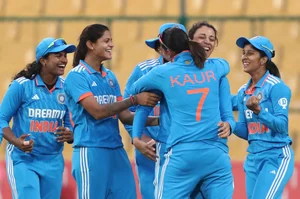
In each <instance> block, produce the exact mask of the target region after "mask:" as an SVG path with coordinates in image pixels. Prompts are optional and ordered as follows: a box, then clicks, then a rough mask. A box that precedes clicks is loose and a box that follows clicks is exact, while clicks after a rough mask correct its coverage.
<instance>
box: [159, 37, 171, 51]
mask: <svg viewBox="0 0 300 199" xmlns="http://www.w3.org/2000/svg"><path fill="white" fill-rule="evenodd" d="M163 34H164V33H162V34H159V35H158V41H159V43H160V44H161V45H162V46H163V47H164V48H165V49H166V50H170V48H168V46H167V45H166V44H164V42H163V41H162V35H163Z"/></svg>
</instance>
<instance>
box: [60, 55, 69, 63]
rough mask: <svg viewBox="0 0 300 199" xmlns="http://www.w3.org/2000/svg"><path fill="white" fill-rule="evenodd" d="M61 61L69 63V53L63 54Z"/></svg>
mask: <svg viewBox="0 0 300 199" xmlns="http://www.w3.org/2000/svg"><path fill="white" fill-rule="evenodd" d="M61 62H63V63H64V64H67V63H68V58H67V55H65V56H61Z"/></svg>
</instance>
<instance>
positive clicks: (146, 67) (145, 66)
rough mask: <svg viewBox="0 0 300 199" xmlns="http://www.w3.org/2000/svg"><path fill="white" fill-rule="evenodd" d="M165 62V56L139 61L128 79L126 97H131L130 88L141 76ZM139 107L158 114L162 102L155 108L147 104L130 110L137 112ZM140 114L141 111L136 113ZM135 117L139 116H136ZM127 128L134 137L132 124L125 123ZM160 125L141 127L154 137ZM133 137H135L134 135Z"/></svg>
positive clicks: (152, 113)
mask: <svg viewBox="0 0 300 199" xmlns="http://www.w3.org/2000/svg"><path fill="white" fill-rule="evenodd" d="M162 63H163V58H162V56H160V57H159V58H158V59H149V60H146V61H144V62H141V63H139V64H138V65H137V66H136V67H135V68H134V70H133V72H132V73H131V75H130V77H129V78H128V81H127V83H126V86H125V91H124V98H128V97H130V94H131V92H130V88H131V86H132V84H133V83H134V82H136V81H137V80H138V79H139V78H141V77H142V76H144V75H145V74H147V73H148V72H149V71H150V70H152V69H153V68H154V67H156V66H158V65H160V64H162ZM138 107H142V109H145V110H147V113H149V114H148V115H151V116H158V115H159V113H160V103H158V104H157V105H156V106H155V107H154V108H153V107H147V106H145V107H144V106H138V105H137V106H131V107H130V108H129V110H130V111H131V112H136V110H137V109H140V108H138ZM136 114H139V113H136ZM148 115H147V116H148ZM135 118H137V117H136V116H135ZM124 126H125V129H126V130H127V132H128V133H129V135H130V136H131V137H132V125H124ZM158 129H159V127H158V126H152V127H144V126H143V128H142V129H141V131H142V133H144V134H145V135H147V136H148V137H151V138H154V139H155V137H156V136H157V132H158ZM132 138H133V137H132Z"/></svg>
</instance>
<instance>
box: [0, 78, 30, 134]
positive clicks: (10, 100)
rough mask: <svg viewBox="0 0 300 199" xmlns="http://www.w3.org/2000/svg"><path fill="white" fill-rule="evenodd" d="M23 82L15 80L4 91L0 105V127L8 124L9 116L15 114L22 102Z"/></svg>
mask: <svg viewBox="0 0 300 199" xmlns="http://www.w3.org/2000/svg"><path fill="white" fill-rule="evenodd" d="M24 81H27V80H24ZM24 83H25V82H22V81H16V80H15V81H13V82H12V83H11V85H10V86H9V88H8V89H7V91H6V94H5V96H4V98H3V100H2V103H1V107H0V126H1V127H2V128H5V127H8V126H9V122H10V120H11V118H12V117H13V115H15V113H16V112H17V111H18V109H19V108H20V106H21V104H22V99H23V95H24V87H23V85H24Z"/></svg>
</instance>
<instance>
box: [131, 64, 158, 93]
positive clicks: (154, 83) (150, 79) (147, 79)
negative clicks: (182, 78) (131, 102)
mask: <svg viewBox="0 0 300 199" xmlns="http://www.w3.org/2000/svg"><path fill="white" fill-rule="evenodd" d="M162 68H164V67H156V68H154V69H152V70H151V71H150V72H149V73H147V74H146V75H144V76H143V77H141V78H140V79H139V80H137V81H136V82H135V83H134V84H133V85H132V87H131V93H132V94H136V93H141V92H143V91H150V90H160V91H162V87H163V79H164V76H163V75H164V72H163V70H162Z"/></svg>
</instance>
